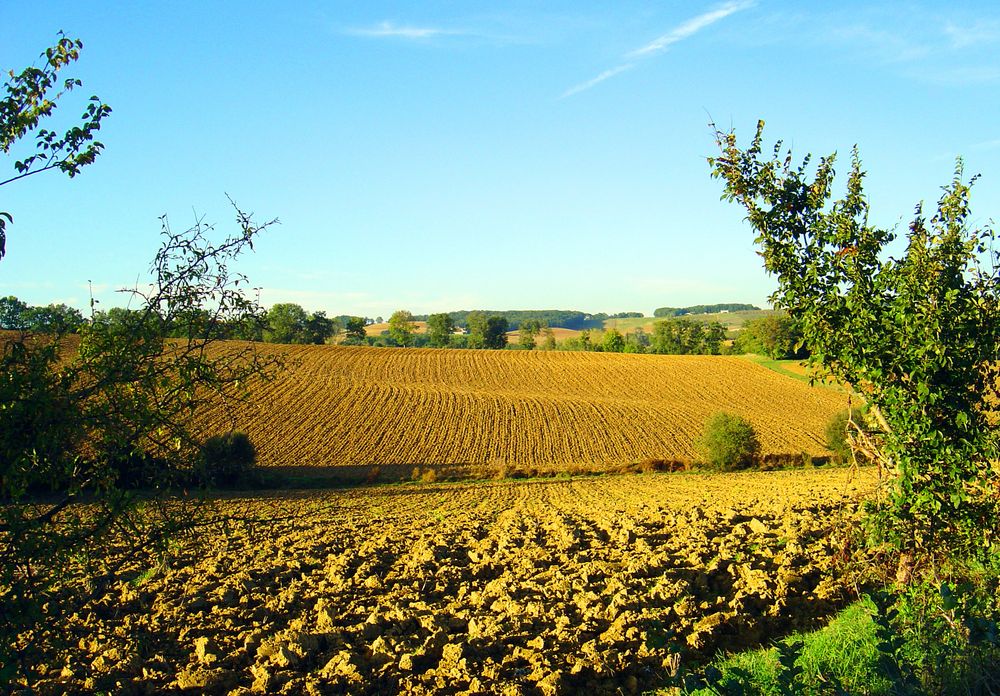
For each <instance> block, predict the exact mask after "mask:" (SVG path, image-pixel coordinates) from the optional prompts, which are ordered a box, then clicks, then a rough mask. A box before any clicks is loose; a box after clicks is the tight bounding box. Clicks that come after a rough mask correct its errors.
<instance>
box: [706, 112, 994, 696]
mask: <svg viewBox="0 0 1000 696" xmlns="http://www.w3.org/2000/svg"><path fill="white" fill-rule="evenodd" d="M716 139H717V143H718V146H719V155H718V156H716V157H713V158H711V159H710V164H711V166H712V173H713V176H715V177H718V178H721V179H722V180H723V182H724V185H725V190H724V194H723V198H725V199H728V200H732V201H736V202H738V203H739V204H740V205H742V206H743V207H744V208H745V209H746V211H747V219H748V220H749V222H750V224H751V226H752V227H753V228H754V230H755V231H756V234H757V240H756V241H757V243H758V244H759V245H760V249H761V250H760V254H761V256H762V257H763V259H764V265H765V268H766V269H767V270H768V271H770V272H771V273H773V274H775V275H776V276H777V279H778V290H777V291H776V292H775V294H774V295H773V296H772V302H773V304H774V306H775V307H776V308H780V309H784V310H785V311H786V312H787V313H788V316H789V317H790V319H791V320H792V321H793V322H794V323H795V325H796V326H797V327H798V328H799V329H800V330H801V332H802V336H803V341H804V343H805V345H806V347H807V348H808V349H809V352H810V357H809V360H810V363H811V364H812V366H814V367H815V368H818V370H819V373H820V375H821V376H823V375H832V376H833V377H834V378H836V379H837V380H838V381H839V382H840V383H842V384H845V385H847V386H848V387H849V389H851V390H852V396H853V398H852V399H851V401H849V404H848V406H849V408H850V405H851V402H853V403H858V402H860V401H863V402H864V403H865V404H866V408H867V411H866V418H865V420H864V421H863V422H858V421H857V420H855V419H854V418H853V417H852V418H850V419H848V421H847V426H848V427H847V441H848V443H849V446H850V448H851V449H852V450H853V451H854V452H855V453H858V454H860V455H863V456H864V457H866V458H870V459H871V460H872V461H874V462H875V463H876V464H877V465H878V466H879V467H880V468H881V469H882V470H883V471H884V472H885V474H886V476H885V479H884V480H885V485H884V490H883V495H881V496H880V497H879V498H878V500H876V501H875V502H874V503H873V504H871V505H870V506H869V509H868V512H869V515H868V517H867V526H866V528H867V531H868V534H869V537H868V540H867V541H868V545H867V546H868V548H867V553H868V554H871V556H872V557H874V558H875V559H877V560H881V561H882V562H880V563H876V565H875V569H876V571H880V575H879V576H878V581H880V582H882V583H884V584H885V585H886V586H887V587H890V588H892V591H891V593H890V595H891V602H889V603H888V604H887V605H886V606H889V605H890V604H891V605H892V607H893V609H892V611H891V612H889V611H886V612H885V617H884V621H883V624H884V625H882V631H883V633H884V634H886V635H888V634H889V633H892V634H893V635H895V636H896V638H894V639H892V640H889V639H888V638H887V639H886V641H884V642H883V644H882V645H881V646H880V648H879V652H880V655H881V658H882V659H883V661H884V663H885V664H889V665H890V666H894V669H895V671H894V672H893V673H892V675H891V676H893V678H894V679H896V680H898V681H899V684H900V685H901V688H903V689H905V690H907V691H910V692H912V691H913V690H914V689H916V688H917V685H919V686H920V688H921V689H924V690H926V691H928V692H932V693H938V692H940V691H941V687H942V682H941V681H940V678H941V677H943V676H944V675H947V674H948V673H949V671H950V670H951V668H952V667H953V666H954V665H962V666H963V667H962V669H966V667H968V669H969V678H970V679H972V680H973V681H975V680H979V679H981V678H982V676H983V675H988V674H991V673H996V672H997V671H998V668H1000V652H998V651H997V650H996V635H997V629H996V626H997V624H996V621H997V617H998V614H1000V609H998V603H997V578H998V577H1000V539H998V537H997V526H996V520H997V514H998V502H1000V496H998V495H997V492H998V491H1000V471H998V469H997V466H996V462H997V461H998V459H1000V430H998V428H997V422H996V412H995V408H996V404H997V398H998V393H997V391H998V386H1000V361H998V360H997V357H998V355H1000V254H998V253H997V252H996V250H995V249H994V233H993V230H992V229H991V228H989V227H980V228H977V227H974V226H973V225H972V224H971V219H972V218H971V211H970V207H969V195H970V189H971V186H972V184H973V182H974V181H975V177H973V179H972V180H971V181H969V182H966V180H965V178H964V173H963V167H962V162H961V160H958V161H957V163H956V167H955V174H954V177H953V179H952V181H951V182H950V183H949V184H948V185H946V186H944V187H943V192H942V194H941V196H940V198H939V200H938V204H937V208H936V211H935V212H934V213H933V214H931V216H930V217H929V218H928V217H927V216H926V215H925V214H924V212H923V207H922V205H918V206H917V208H916V213H915V216H914V219H913V221H912V222H911V223H910V225H909V228H908V231H907V235H906V245H905V250H904V251H903V253H902V255H901V256H899V257H898V258H897V257H893V256H890V255H889V250H890V247H889V245H890V244H891V243H892V242H893V241H894V240H895V237H896V235H895V233H894V232H893V231H892V230H886V229H881V228H878V227H875V226H873V225H871V224H869V221H868V215H869V202H868V199H867V197H866V196H865V195H864V193H863V189H862V183H863V179H864V172H863V171H862V169H861V162H860V159H859V157H858V154H857V150H856V149H855V151H854V153H853V157H852V162H851V168H850V173H849V175H848V178H847V184H846V193H845V195H844V196H843V197H842V198H840V199H837V200H832V199H833V182H834V176H835V173H834V164H835V160H836V157H835V155H830V156H828V157H824V158H821V159H820V160H819V162H818V163H817V164H816V166H815V167H812V166H811V159H810V158H809V157H808V156H807V157H806V158H805V159H804V160H803V161H802V162H801V164H798V165H794V164H793V159H792V155H791V152H790V151H787V152H783V151H782V148H783V146H782V143H781V142H780V141H779V142H778V143H776V144H775V145H774V148H773V152H772V153H771V154H770V155H765V154H764V148H763V122H760V123H759V124H758V127H757V132H756V135H755V137H754V138H753V140H752V142H751V143H750V145H749V146H748V147H746V148H745V149H741V148H740V147H738V146H737V143H736V136H735V134H734V133H733V132H721V131H718V130H717V131H716ZM864 567H865V568H869V567H871V566H870V564H869V563H867V562H866V563H865V564H864ZM956 588H961V591H956ZM983 644H986V645H987V646H988V647H987V648H986V649H985V651H983V650H980V648H981V646H982V645H983ZM970 657H974V658H975V659H974V660H973V662H972V663H970V662H969V660H970ZM970 665H971V666H970ZM904 667H905V668H906V669H904ZM907 670H909V671H907ZM948 679H950V680H952V681H953V682H954V675H952V676H951V677H948ZM965 679H966V677H961V679H960V681H962V680H965ZM989 688H991V687H987V689H989ZM963 692H964V690H963ZM987 692H989V693H992V692H991V691H987Z"/></svg>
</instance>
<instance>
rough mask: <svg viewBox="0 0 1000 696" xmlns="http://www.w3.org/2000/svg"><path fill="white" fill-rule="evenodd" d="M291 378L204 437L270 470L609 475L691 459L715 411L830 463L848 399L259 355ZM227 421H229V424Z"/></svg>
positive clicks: (621, 365)
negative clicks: (499, 469) (243, 447)
mask: <svg viewBox="0 0 1000 696" xmlns="http://www.w3.org/2000/svg"><path fill="white" fill-rule="evenodd" d="M261 349H262V350H268V351H277V352H281V353H284V354H285V355H286V356H287V357H288V359H289V369H288V370H287V371H286V372H285V373H283V374H281V375H280V376H279V377H278V378H277V379H276V380H275V381H273V382H270V383H267V384H263V385H260V386H258V387H256V388H255V389H254V396H253V401H252V402H251V403H250V404H248V405H244V406H240V407H239V408H238V409H237V410H236V411H235V413H231V412H229V411H227V410H226V409H224V408H222V407H219V408H216V409H215V410H212V411H210V412H207V413H205V414H203V415H202V416H201V419H202V420H201V423H202V427H203V428H204V429H205V431H206V433H207V434H210V433H213V432H219V431H225V430H229V429H231V428H232V427H233V426H234V425H235V426H236V427H237V428H239V429H242V430H245V431H246V432H247V433H248V434H249V435H250V437H251V439H252V440H253V442H254V444H255V445H256V446H257V448H258V452H259V460H260V463H261V464H262V465H265V466H295V467H303V466H304V467H343V466H360V465H389V466H391V465H407V466H413V465H420V466H423V465H432V466H434V465H465V464H474V465H481V464H510V465H532V466H547V467H555V468H558V467H570V466H573V465H588V466H593V465H615V464H625V463H630V462H637V461H640V460H643V459H674V460H690V459H692V458H693V457H695V446H694V443H695V440H696V439H697V438H698V437H699V435H700V433H701V429H702V427H703V424H704V422H705V420H706V419H707V418H708V417H709V415H711V414H712V413H714V412H716V411H722V410H725V411H730V412H732V413H735V414H738V415H741V416H744V417H746V418H748V419H749V420H750V421H751V422H752V423H753V424H754V426H755V427H756V429H757V431H758V434H759V436H760V439H761V442H762V445H763V447H764V451H765V452H766V453H781V454H798V453H801V452H808V453H810V454H813V455H819V454H823V453H825V451H826V450H825V447H824V440H823V429H824V427H825V424H826V422H827V421H828V420H829V418H830V417H831V415H832V414H833V413H834V412H835V411H836V410H838V409H841V408H843V407H844V399H843V396H842V395H839V394H837V393H835V392H832V391H830V390H824V389H811V388H809V386H808V385H807V384H804V383H802V382H801V381H798V380H794V379H790V378H788V377H786V376H782V375H779V374H776V373H774V372H773V371H770V370H767V369H765V368H763V367H760V366H759V365H754V364H752V363H750V362H748V361H746V360H742V359H740V358H730V357H720V356H671V355H622V354H604V353H566V352H541V351H472V350H435V349H385V348H357V347H341V346H262V348H261ZM230 415H232V416H233V418H231V417H230Z"/></svg>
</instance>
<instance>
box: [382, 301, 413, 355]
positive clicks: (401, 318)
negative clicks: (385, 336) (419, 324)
mask: <svg viewBox="0 0 1000 696" xmlns="http://www.w3.org/2000/svg"><path fill="white" fill-rule="evenodd" d="M415 330H416V326H415V325H414V323H413V315H412V314H411V313H410V312H408V311H406V310H405V309H400V310H397V311H395V312H393V313H392V316H391V317H389V338H391V339H392V340H393V342H394V343H395V344H396V345H397V346H402V347H404V348H405V347H407V346H410V345H413V333H414V331H415Z"/></svg>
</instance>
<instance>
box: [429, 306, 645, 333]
mask: <svg viewBox="0 0 1000 696" xmlns="http://www.w3.org/2000/svg"><path fill="white" fill-rule="evenodd" d="M446 314H447V315H448V316H449V317H450V318H451V321H452V322H453V323H454V324H455V326H461V327H462V328H468V320H469V315H470V314H473V315H477V314H480V315H486V316H490V317H502V318H504V319H506V320H507V326H508V327H510V330H511V331H517V330H518V329H520V328H521V324H523V323H524V322H526V321H537V322H539V323H540V324H544V325H545V326H551V327H553V328H562V329H573V330H574V331H581V330H583V329H596V328H601V327H602V326H603V325H604V321H605V320H606V319H625V318H628V317H641V316H642V312H619V313H617V314H604V313H603V312H598V313H597V314H587V313H586V312H579V311H576V310H570V309H508V310H503V311H499V310H493V309H463V310H459V311H457V312H446ZM429 317H430V315H429V314H416V315H414V316H413V320H414V321H427V320H428V318H429Z"/></svg>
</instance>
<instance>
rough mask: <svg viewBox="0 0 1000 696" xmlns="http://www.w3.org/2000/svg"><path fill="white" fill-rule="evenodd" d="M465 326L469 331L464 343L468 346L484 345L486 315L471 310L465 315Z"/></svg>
mask: <svg viewBox="0 0 1000 696" xmlns="http://www.w3.org/2000/svg"><path fill="white" fill-rule="evenodd" d="M465 326H466V328H467V329H468V331H469V335H468V338H467V339H466V345H467V346H468V347H469V348H485V347H486V315H485V314H483V313H482V312H479V311H472V312H469V314H468V315H467V316H466V317H465Z"/></svg>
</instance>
